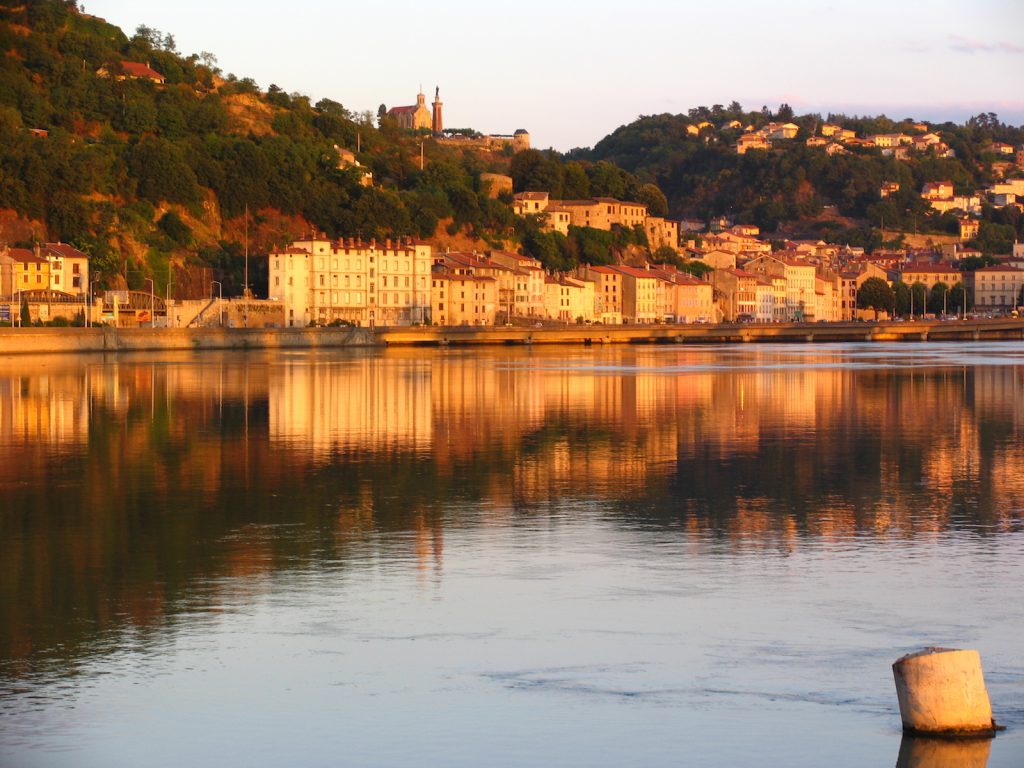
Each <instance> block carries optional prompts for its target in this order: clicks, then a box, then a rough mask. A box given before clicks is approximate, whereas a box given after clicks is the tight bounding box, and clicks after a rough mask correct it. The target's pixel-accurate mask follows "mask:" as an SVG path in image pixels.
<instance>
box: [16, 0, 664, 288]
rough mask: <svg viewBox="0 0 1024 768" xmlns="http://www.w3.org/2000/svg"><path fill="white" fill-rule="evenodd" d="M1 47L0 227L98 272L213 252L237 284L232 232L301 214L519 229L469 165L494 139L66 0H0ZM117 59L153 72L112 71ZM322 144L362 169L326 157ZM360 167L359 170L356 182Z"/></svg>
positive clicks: (306, 219) (606, 174) (424, 233)
mask: <svg viewBox="0 0 1024 768" xmlns="http://www.w3.org/2000/svg"><path fill="white" fill-rule="evenodd" d="M0 48H2V50H3V51H5V54H6V55H5V56H3V57H2V58H0V141H2V142H3V146H4V151H3V155H2V157H0V209H3V210H5V211H7V212H13V213H14V215H15V221H14V222H13V225H12V226H10V227H8V231H5V233H4V234H5V236H6V240H8V241H10V242H11V244H19V242H20V244H26V241H28V240H30V239H50V240H58V239H59V240H64V241H66V242H71V243H74V244H75V245H77V246H78V247H80V248H82V249H83V250H85V251H87V252H88V253H90V254H91V256H92V258H93V260H94V267H95V269H96V271H97V272H99V273H100V274H102V275H103V276H104V277H105V278H106V279H107V281H108V282H111V281H121V280H123V281H126V282H128V283H129V284H132V285H141V284H142V283H143V281H144V280H145V278H146V277H148V276H152V277H154V278H155V279H156V280H157V282H158V284H159V285H161V287H163V283H164V282H165V281H166V280H167V279H168V276H169V275H170V272H171V270H170V269H169V268H168V267H169V264H170V263H171V262H173V263H174V266H175V268H177V269H179V270H185V269H186V268H187V267H188V266H190V265H191V266H200V267H208V268H212V269H214V270H215V271H216V272H217V276H218V277H219V278H220V279H221V280H222V281H223V282H224V287H225V292H226V293H237V292H239V291H240V290H241V285H240V280H241V270H242V266H241V265H242V242H243V240H244V239H245V237H246V233H247V232H249V234H250V236H251V242H252V246H253V248H254V249H255V250H260V249H263V250H264V251H265V249H267V248H269V247H272V246H274V245H280V244H282V243H285V242H287V241H289V240H290V239H292V238H295V237H298V236H301V235H303V234H305V233H306V232H308V231H310V230H313V229H316V230H318V231H323V232H325V233H327V234H328V235H330V236H333V237H337V236H347V237H362V238H364V239H369V238H378V239H382V238H385V237H399V236H414V237H419V238H424V239H428V240H430V239H434V238H436V237H437V236H438V235H445V234H446V235H448V236H457V237H459V238H461V239H460V240H459V242H470V243H480V244H481V245H483V246H486V245H494V246H499V247H500V246H511V247H515V246H516V245H517V244H518V243H519V242H520V241H521V240H522V239H523V237H524V235H523V231H522V230H523V226H525V231H526V233H527V235H526V236H527V239H529V238H530V237H532V236H533V235H534V234H535V231H534V230H535V227H532V226H531V225H530V223H528V222H527V223H525V224H523V225H521V226H520V228H519V229H517V228H516V226H515V223H514V221H513V216H512V213H511V208H510V206H509V202H510V201H509V200H507V199H506V200H497V199H493V198H492V197H491V196H489V195H488V194H487V190H486V189H485V185H483V184H482V183H481V181H480V174H481V173H483V172H488V171H489V172H501V173H508V172H509V169H510V165H511V163H512V160H513V158H512V153H511V152H481V151H470V150H462V149H459V148H453V147H450V146H444V145H441V144H439V143H437V142H434V141H432V140H431V139H430V137H429V134H423V133H421V134H420V135H416V134H413V133H412V132H408V131H403V130H400V129H399V128H398V126H397V125H396V124H395V123H394V122H393V121H392V120H390V119H387V118H381V119H378V116H377V115H375V114H371V113H368V112H364V113H362V114H353V113H352V112H351V111H350V110H348V109H346V108H345V107H344V106H343V105H342V104H341V103H339V102H337V101H334V100H332V99H321V100H319V101H317V102H316V103H315V104H314V103H311V100H310V99H309V98H308V97H306V96H304V95H302V94H297V93H294V94H288V93H285V92H284V91H283V90H281V89H280V88H279V87H277V86H276V85H273V84H271V85H269V86H268V87H267V89H266V91H262V90H261V89H260V88H259V87H258V86H257V84H256V83H254V82H253V81H252V80H250V79H247V78H242V79H239V78H237V77H235V76H234V75H231V74H228V75H224V74H223V73H222V72H221V71H220V70H219V69H218V67H217V62H216V57H215V56H213V55H212V54H210V53H206V52H203V53H200V54H192V55H188V56H186V55H183V54H181V53H179V52H178V51H177V48H176V43H175V40H174V38H173V36H172V35H170V34H164V33H162V32H160V31H159V30H155V29H151V28H149V27H145V26H143V27H140V28H139V29H138V30H136V32H135V34H134V35H132V36H128V35H126V34H124V33H123V32H122V31H121V30H120V29H119V28H117V27H115V26H112V25H110V24H108V23H106V22H105V21H103V20H101V19H97V18H94V17H91V16H88V15H87V14H84V13H82V12H80V11H79V9H78V8H77V4H76V3H75V2H69V1H63V0H39V1H38V2H32V3H27V4H26V3H2V4H0ZM123 62H137V63H145V64H146V65H148V66H149V67H151V68H152V69H153V70H155V71H156V72H158V73H160V74H161V75H162V76H163V77H164V78H166V80H165V82H164V83H154V82H150V81H148V80H145V79H139V78H118V77H116V75H118V74H120V73H121V72H122V71H123V66H124V65H123ZM101 68H106V69H107V70H109V72H110V73H111V74H112V75H115V76H102V74H98V72H99V71H100V70H101ZM382 107H383V105H382ZM383 111H384V110H381V114H383ZM43 131H45V132H46V133H45V135H44V134H43V133H42V132H43ZM339 148H340V149H343V150H348V151H351V152H355V153H357V160H358V162H359V163H360V164H361V166H362V167H354V166H349V167H339V166H340V165H342V164H340V163H339V152H338V149H339ZM421 151H422V152H423V155H424V160H425V167H424V168H423V169H422V170H421V168H420V156H421ZM516 160H517V163H518V165H517V168H516V173H517V174H518V175H519V176H521V177H522V178H530V179H534V180H536V179H537V178H540V175H539V174H540V173H541V172H542V171H541V170H539V169H542V168H544V167H548V166H550V167H554V168H557V169H558V173H561V172H562V167H563V164H562V163H561V162H560V160H557V159H555V160H551V159H549V158H547V157H546V156H543V155H541V154H540V153H536V152H528V153H523V156H522V157H521V158H516ZM531 161H532V162H531ZM566 169H567V172H568V173H569V175H570V176H571V178H572V179H573V180H574V183H575V184H576V187H574V188H573V191H574V193H579V194H581V195H583V194H601V195H618V196H623V197H624V198H626V199H632V197H631V196H632V195H634V193H638V192H639V190H640V188H641V187H642V185H641V184H639V183H638V182H637V181H636V179H635V177H633V176H632V174H628V173H625V172H622V171H620V170H619V169H618V168H615V167H614V166H612V165H610V164H608V163H589V162H588V163H573V164H571V165H567V166H566ZM364 171H369V172H372V174H373V179H374V184H373V185H371V186H365V185H363V184H361V183H360V182H361V179H362V177H363V173H364ZM577 174H578V175H577ZM662 199H663V198H662ZM246 210H248V211H249V212H251V215H250V217H249V219H248V221H246V220H245V219H244V218H243V217H244V215H245V212H246ZM9 218H10V217H8V220H9ZM8 223H10V222H8ZM19 225H20V226H19ZM11 232H19V233H20V234H21V237H18V236H15V237H11ZM570 250H572V249H570ZM605 256H607V254H605ZM569 257H570V258H572V259H575V258H576V256H575V255H574V253H570V254H569ZM170 279H172V280H173V278H170ZM182 282H187V281H186V280H185V279H184V278H183V277H179V279H178V280H174V283H175V285H176V286H177V285H179V284H181V283H182ZM257 287H258V283H257Z"/></svg>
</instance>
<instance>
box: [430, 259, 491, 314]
mask: <svg viewBox="0 0 1024 768" xmlns="http://www.w3.org/2000/svg"><path fill="white" fill-rule="evenodd" d="M430 295H431V315H432V317H433V322H434V324H435V325H494V322H495V315H496V311H497V306H498V281H497V280H495V279H494V278H493V277H483V276H482V275H473V274H467V273H455V272H450V271H448V270H447V269H445V268H443V267H440V268H437V269H435V270H434V274H433V275H432V276H431V291H430Z"/></svg>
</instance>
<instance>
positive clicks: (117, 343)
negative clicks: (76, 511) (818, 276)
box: [0, 318, 1024, 355]
mask: <svg viewBox="0 0 1024 768" xmlns="http://www.w3.org/2000/svg"><path fill="white" fill-rule="evenodd" d="M994 340H1018V341H1019V340H1024V319H1019V318H1003V319H992V320H989V319H986V320H956V321H941V322H940V321H918V322H891V321H884V322H877V323H861V322H855V323H781V324H766V325H758V324H719V325H660V324H656V325H536V326H530V327H523V326H498V327H493V326H457V327H447V326H413V327H400V328H396V327H392V328H376V329H370V328H174V329H164V328H112V327H109V326H103V327H100V328H0V355H15V354H49V353H75V352H91V353H118V352H159V351H180V350H190V349H191V350H204V349H234V350H245V349H333V348H339V347H380V346H476V345H487V344H508V345H531V344H658V343H661V344H667V343H678V344H729V343H758V342H760V343H764V342H788V343H821V342H881V341H994Z"/></svg>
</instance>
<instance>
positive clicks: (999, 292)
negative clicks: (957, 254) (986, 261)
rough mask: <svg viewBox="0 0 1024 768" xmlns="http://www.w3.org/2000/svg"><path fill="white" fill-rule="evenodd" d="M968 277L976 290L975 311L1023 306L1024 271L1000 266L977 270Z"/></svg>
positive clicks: (1003, 265)
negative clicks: (1021, 293)
mask: <svg viewBox="0 0 1024 768" xmlns="http://www.w3.org/2000/svg"><path fill="white" fill-rule="evenodd" d="M967 275H968V280H969V281H970V284H971V287H972V288H973V289H974V308H975V309H977V310H979V311H985V310H993V309H994V310H1009V309H1012V308H1013V307H1016V306H1019V305H1020V304H1021V302H1020V291H1021V288H1022V287H1024V270H1022V269H1017V268H1016V267H1010V266H1007V265H1005V264H1000V265H998V266H994V267H983V268H982V269H976V270H975V271H974V272H968V273H967Z"/></svg>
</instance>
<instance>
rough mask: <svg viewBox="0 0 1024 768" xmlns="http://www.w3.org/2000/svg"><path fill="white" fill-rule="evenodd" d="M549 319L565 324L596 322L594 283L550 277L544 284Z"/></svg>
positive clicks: (546, 310)
mask: <svg viewBox="0 0 1024 768" xmlns="http://www.w3.org/2000/svg"><path fill="white" fill-rule="evenodd" d="M544 307H545V312H546V314H547V317H548V318H549V319H551V320H559V321H561V322H563V323H574V322H579V321H582V322H592V321H593V320H594V283H592V282H590V281H589V280H578V279H576V278H572V277H557V278H556V277H548V278H547V279H546V281H545V283H544Z"/></svg>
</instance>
